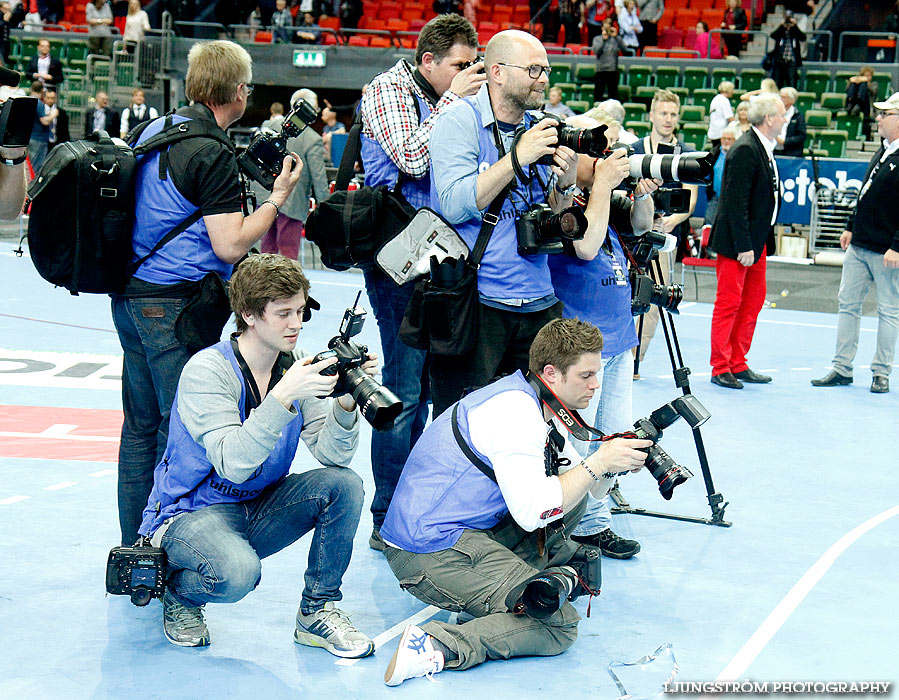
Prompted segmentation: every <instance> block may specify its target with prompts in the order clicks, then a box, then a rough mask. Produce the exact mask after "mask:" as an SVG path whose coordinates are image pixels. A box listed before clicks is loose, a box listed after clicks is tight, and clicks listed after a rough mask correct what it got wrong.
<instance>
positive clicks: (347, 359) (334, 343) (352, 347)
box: [312, 292, 403, 430]
mask: <svg viewBox="0 0 899 700" xmlns="http://www.w3.org/2000/svg"><path fill="white" fill-rule="evenodd" d="M359 294H360V295H361V294H362V292H359ZM358 302H359V295H357V296H356V302H355V303H354V304H353V307H352V308H350V309H347V310H346V312H345V313H344V315H343V321H342V322H341V324H340V333H339V334H338V335H335V336H334V337H333V338H331V340H329V341H328V350H324V351H323V352H320V353H318V354H317V355H316V356H315V357H314V358H312V361H313V362H321V361H322V360H325V359H327V358H329V357H336V358H337V363H336V364H333V365H330V366H328V367H326V368H325V369H323V370H322V371H321V374H324V375H327V376H334V375H335V374H336V375H337V376H338V379H337V385H336V386H335V387H334V391H333V392H332V393H331V396H343V395H344V394H350V395H351V396H352V397H353V400H354V401H355V402H356V404H357V405H358V406H359V409H360V411H361V412H362V416H363V417H364V418H365V420H367V421H368V422H369V423H370V424H371V426H372V428H374V429H375V430H390V429H391V428H392V427H393V421H394V420H396V417H397V416H398V415H399V414H400V413H401V412H402V410H403V404H402V402H401V401H400V400H399V399H398V398H397V397H396V395H395V394H394V393H393V392H392V391H390V389H387V388H386V387H384V386H382V385H381V384H379V383H378V382H376V381H375V380H374V379H372V378H371V377H369V376H368V374H366V373H365V370H364V369H362V365H364V364H365V363H366V362H368V360H369V356H368V347H367V346H365V345H359V344H357V343H355V342H353V341H352V340H350V338H352V337H353V336H355V335H358V334H359V333H360V332H361V331H362V326H363V325H364V323H365V310H364V309H361V308H359V307H358V306H357V304H358Z"/></svg>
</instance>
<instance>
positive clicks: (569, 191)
mask: <svg viewBox="0 0 899 700" xmlns="http://www.w3.org/2000/svg"><path fill="white" fill-rule="evenodd" d="M556 192H558V193H559V194H560V195H562V196H563V197H577V196H579V195H582V194H584V191H583V190H582V189H581V188H580V187H578V186H577V185H569V186H568V187H566V188H565V189H564V190H562V189H559V183H558V182H557V183H556Z"/></svg>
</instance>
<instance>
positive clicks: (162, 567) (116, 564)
mask: <svg viewBox="0 0 899 700" xmlns="http://www.w3.org/2000/svg"><path fill="white" fill-rule="evenodd" d="M166 561H167V560H166V554H165V550H164V549H160V548H159V547H153V546H152V545H151V544H150V540H149V539H148V538H146V537H141V538H140V539H139V540H138V541H137V542H135V544H134V546H132V547H113V548H112V549H111V550H110V552H109V559H108V560H107V561H106V592H107V593H111V594H113V595H127V596H131V602H132V603H134V604H135V605H138V606H144V605H147V604H148V603H149V602H150V601H151V600H152V599H153V598H161V597H162V594H163V593H164V592H165V577H166Z"/></svg>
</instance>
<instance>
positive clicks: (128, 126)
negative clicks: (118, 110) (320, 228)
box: [120, 88, 159, 139]
mask: <svg viewBox="0 0 899 700" xmlns="http://www.w3.org/2000/svg"><path fill="white" fill-rule="evenodd" d="M145 99H146V98H145V96H144V91H143V90H141V89H140V88H134V89H133V90H132V91H131V104H130V105H128V106H127V107H125V109H123V110H122V124H121V127H120V134H121V136H122V138H123V139H124V138H125V137H126V136H127V135H128V132H129V131H131V130H132V129H133V128H134V127H136V126H137V125H138V124H143V123H144V122H148V121H150V120H151V119H156V117H158V116H159V112H157V111H156V109H155V108H154V107H149V106H147V105H146V104H144V100H145Z"/></svg>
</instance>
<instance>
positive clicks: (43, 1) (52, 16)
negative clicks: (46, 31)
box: [37, 0, 66, 24]
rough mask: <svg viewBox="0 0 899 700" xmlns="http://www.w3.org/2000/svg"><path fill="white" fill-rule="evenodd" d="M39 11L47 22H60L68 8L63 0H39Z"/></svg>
mask: <svg viewBox="0 0 899 700" xmlns="http://www.w3.org/2000/svg"><path fill="white" fill-rule="evenodd" d="M37 11H38V13H39V14H40V16H41V19H43V20H44V22H46V23H47V24H59V20H61V19H62V17H63V15H64V14H65V11H66V8H65V3H64V2H63V0H37Z"/></svg>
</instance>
